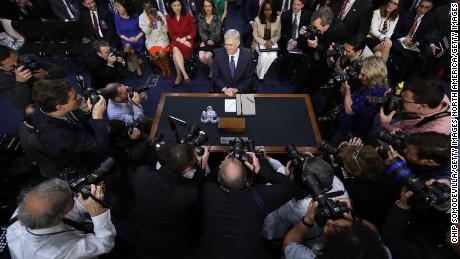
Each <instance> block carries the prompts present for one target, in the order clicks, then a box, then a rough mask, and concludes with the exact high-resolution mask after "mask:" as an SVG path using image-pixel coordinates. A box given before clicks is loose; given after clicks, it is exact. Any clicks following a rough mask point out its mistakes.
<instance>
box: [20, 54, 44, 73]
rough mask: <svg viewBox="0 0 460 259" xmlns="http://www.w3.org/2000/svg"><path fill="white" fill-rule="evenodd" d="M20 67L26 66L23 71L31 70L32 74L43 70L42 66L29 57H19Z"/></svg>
mask: <svg viewBox="0 0 460 259" xmlns="http://www.w3.org/2000/svg"><path fill="white" fill-rule="evenodd" d="M20 66H24V68H23V70H27V69H28V70H30V72H35V71H37V70H39V69H41V67H40V65H39V64H38V63H37V62H35V61H33V60H32V59H31V58H30V57H28V56H19V62H18V66H17V67H20Z"/></svg>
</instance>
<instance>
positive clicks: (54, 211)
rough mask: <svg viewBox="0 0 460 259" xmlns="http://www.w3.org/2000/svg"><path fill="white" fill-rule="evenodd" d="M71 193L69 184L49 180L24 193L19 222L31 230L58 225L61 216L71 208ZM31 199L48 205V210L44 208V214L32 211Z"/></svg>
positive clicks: (19, 211)
mask: <svg viewBox="0 0 460 259" xmlns="http://www.w3.org/2000/svg"><path fill="white" fill-rule="evenodd" d="M70 192H71V190H70V187H69V184H68V183H67V182H66V181H64V180H60V179H51V180H47V181H45V182H42V183H41V184H39V185H38V186H36V187H34V188H33V189H32V190H30V191H24V192H23V193H22V194H21V196H22V199H21V202H20V203H19V208H18V215H17V218H18V220H19V221H20V222H21V224H22V225H24V226H26V227H27V228H30V229H41V228H47V227H49V226H51V225H52V224H54V223H57V222H58V221H59V215H61V214H62V213H64V212H65V211H66V209H67V208H68V206H69V203H68V197H69V196H68V195H69V193H70ZM30 197H33V198H37V199H39V200H41V201H43V203H44V204H46V207H47V208H43V213H36V212H32V211H30V208H29V206H30V201H29V202H27V199H28V198H30ZM28 203H29V204H28Z"/></svg>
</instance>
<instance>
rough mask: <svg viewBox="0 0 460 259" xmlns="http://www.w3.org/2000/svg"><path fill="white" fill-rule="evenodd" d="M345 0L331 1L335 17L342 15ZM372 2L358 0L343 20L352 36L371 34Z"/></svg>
mask: <svg viewBox="0 0 460 259" xmlns="http://www.w3.org/2000/svg"><path fill="white" fill-rule="evenodd" d="M344 2H345V0H338V1H331V8H332V11H333V12H334V17H335V18H337V16H338V15H339V13H340V10H341V9H342V6H343V4H344ZM372 11H373V10H372V2H371V1H370V0H356V1H355V2H354V4H353V6H352V7H351V9H350V11H349V12H348V13H347V16H345V19H343V21H342V22H343V23H345V24H346V25H347V28H348V30H349V33H350V34H351V35H356V34H360V35H362V36H366V35H367V34H368V33H369V29H370V26H371V20H372Z"/></svg>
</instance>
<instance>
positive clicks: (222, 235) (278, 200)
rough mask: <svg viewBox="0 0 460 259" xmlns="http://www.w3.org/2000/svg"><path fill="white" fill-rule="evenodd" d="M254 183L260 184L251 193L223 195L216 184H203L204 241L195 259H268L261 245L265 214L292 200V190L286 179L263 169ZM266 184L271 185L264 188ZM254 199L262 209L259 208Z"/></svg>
mask: <svg viewBox="0 0 460 259" xmlns="http://www.w3.org/2000/svg"><path fill="white" fill-rule="evenodd" d="M255 181H256V182H259V181H260V184H255V185H253V187H252V190H253V191H252V190H251V189H250V188H248V189H246V190H244V191H241V192H234V191H230V192H225V191H223V190H222V189H221V188H220V187H219V185H218V184H217V183H215V182H211V181H207V182H206V183H205V185H204V186H203V188H202V193H201V199H202V203H203V221H202V222H203V237H202V238H201V240H200V249H199V255H198V256H197V258H200V259H207V258H213V259H214V258H225V259H233V258H234V259H237V258H238V259H258V258H264V259H265V258H270V256H269V255H268V253H267V251H266V249H265V247H264V245H263V241H262V226H263V224H264V218H265V216H266V215H264V213H270V212H271V211H273V210H275V209H277V208H278V207H280V206H281V205H283V204H284V203H285V202H287V201H288V200H289V199H291V198H292V197H293V196H294V188H293V185H292V182H291V181H290V180H289V179H288V178H287V177H286V176H284V175H282V174H278V173H276V172H273V170H272V169H269V168H267V167H265V166H264V167H262V168H261V169H260V172H259V174H257V175H255ZM267 182H269V183H271V184H272V185H265V183H267ZM255 193H257V194H255ZM257 196H258V197H259V198H260V199H259V200H261V201H262V203H263V205H262V204H261V205H260V206H259V205H258V203H257V202H256V198H255V197H257ZM263 207H265V209H264V210H263V209H262V208H263ZM263 211H264V212H263Z"/></svg>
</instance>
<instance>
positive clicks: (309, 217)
mask: <svg viewBox="0 0 460 259" xmlns="http://www.w3.org/2000/svg"><path fill="white" fill-rule="evenodd" d="M317 208H318V202H317V201H315V200H313V199H311V201H310V204H308V209H307V212H306V213H305V216H304V217H303V218H304V221H305V222H306V223H307V224H309V225H313V223H314V222H315V215H316V209H317Z"/></svg>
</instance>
